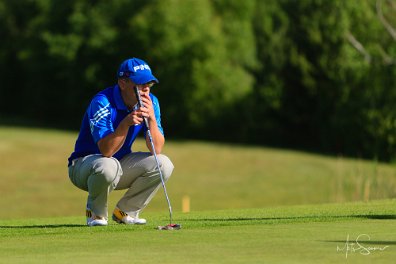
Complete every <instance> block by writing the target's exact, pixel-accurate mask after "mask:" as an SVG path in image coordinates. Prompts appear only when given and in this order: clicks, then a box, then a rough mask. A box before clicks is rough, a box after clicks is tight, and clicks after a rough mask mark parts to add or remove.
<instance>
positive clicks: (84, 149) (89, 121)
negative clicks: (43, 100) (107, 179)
mask: <svg viewBox="0 0 396 264" xmlns="http://www.w3.org/2000/svg"><path fill="white" fill-rule="evenodd" d="M150 98H151V101H152V102H153V108H154V114H155V118H156V120H157V124H158V129H159V130H160V132H161V133H162V134H164V131H163V129H162V126H161V113H160V106H159V102H158V99H157V97H155V96H154V95H153V94H151V93H150ZM130 112H131V111H129V110H128V108H127V107H126V105H125V104H124V101H123V100H122V97H121V91H120V87H119V86H118V85H115V86H112V87H109V88H106V89H105V90H103V91H101V92H99V93H98V94H96V95H95V96H94V98H93V99H92V101H91V104H90V105H89V107H88V109H87V111H86V112H85V114H84V118H83V121H82V124H81V129H80V133H79V135H78V138H77V141H76V144H75V147H74V152H73V153H72V154H71V155H70V157H69V159H68V161H69V163H68V166H70V164H71V162H72V160H74V159H76V158H79V157H84V156H87V155H90V154H100V151H99V147H98V145H97V143H98V141H99V140H100V139H102V138H104V137H106V136H107V135H109V134H111V133H113V132H114V131H115V129H116V128H117V127H118V125H119V124H120V122H121V121H122V120H123V119H124V118H125V117H126V116H127V115H128V114H129V113H130ZM146 130H147V129H146V127H145V126H144V125H143V123H142V124H140V125H135V126H131V127H129V131H128V135H127V137H126V139H125V142H124V144H123V145H122V147H121V149H120V150H119V151H118V152H116V153H115V154H114V155H113V157H115V158H116V159H118V160H120V159H122V158H123V157H124V156H125V155H126V154H129V153H131V152H132V143H133V142H134V141H135V139H136V137H137V136H138V134H139V133H141V132H142V133H144V135H145V134H146Z"/></svg>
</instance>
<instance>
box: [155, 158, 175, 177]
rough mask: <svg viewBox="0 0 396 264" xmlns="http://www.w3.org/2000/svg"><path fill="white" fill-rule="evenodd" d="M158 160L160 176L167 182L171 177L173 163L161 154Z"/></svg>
mask: <svg viewBox="0 0 396 264" xmlns="http://www.w3.org/2000/svg"><path fill="white" fill-rule="evenodd" d="M158 160H159V163H160V164H161V166H160V168H161V172H162V176H163V177H164V178H165V180H168V179H169V178H170V176H171V175H172V172H173V169H174V166H173V163H172V161H171V160H170V159H169V158H168V157H167V156H165V155H163V154H159V155H158Z"/></svg>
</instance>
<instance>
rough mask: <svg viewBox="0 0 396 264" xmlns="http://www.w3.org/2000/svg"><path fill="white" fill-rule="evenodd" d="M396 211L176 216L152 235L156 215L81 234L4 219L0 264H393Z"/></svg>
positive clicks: (159, 216)
mask: <svg viewBox="0 0 396 264" xmlns="http://www.w3.org/2000/svg"><path fill="white" fill-rule="evenodd" d="M395 206H396V200H382V201H375V202H370V203H347V204H327V205H315V206H308V205H305V206H292V207H268V208H262V209H239V210H222V211H202V212H194V213H188V214H182V213H177V214H176V215H175V219H176V221H177V222H178V223H180V224H182V229H181V230H178V231H159V230H156V229H155V227H156V226H157V225H163V224H166V223H167V215H166V214H163V213H158V212H152V213H146V214H144V216H145V217H147V219H148V220H149V222H148V224H147V225H146V226H126V225H118V224H115V223H113V222H111V223H110V225H109V226H107V227H86V226H85V225H84V220H85V219H84V218H82V217H58V218H41V219H19V220H2V221H0V256H1V259H0V262H1V263H86V262H89V263H393V262H394V259H395V258H396V231H395V230H396V229H395V225H396V214H395ZM348 235H349V243H348V246H349V248H350V249H349V250H348V251H347V250H346V243H347V237H348ZM359 236H360V237H359ZM357 238H359V240H358V242H359V243H360V246H357V244H356V239H357ZM352 243H355V245H352ZM337 247H338V248H339V250H338V251H337Z"/></svg>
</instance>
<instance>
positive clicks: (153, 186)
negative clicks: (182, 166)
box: [69, 152, 174, 219]
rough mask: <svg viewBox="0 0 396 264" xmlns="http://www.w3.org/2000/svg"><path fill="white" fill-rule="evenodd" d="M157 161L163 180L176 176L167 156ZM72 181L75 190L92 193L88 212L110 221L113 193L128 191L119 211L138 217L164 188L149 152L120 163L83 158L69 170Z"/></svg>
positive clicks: (97, 158) (108, 159)
mask: <svg viewBox="0 0 396 264" xmlns="http://www.w3.org/2000/svg"><path fill="white" fill-rule="evenodd" d="M157 157H158V160H159V163H160V169H161V172H162V176H163V177H164V180H165V181H167V180H168V179H169V177H170V176H171V174H172V172H173V168H174V167H173V164H172V162H171V161H170V159H169V158H168V157H167V156H165V155H163V154H159V155H157ZM69 178H70V180H71V182H72V183H73V184H74V185H75V186H77V187H78V188H80V189H82V190H84V191H87V192H88V199H87V208H90V209H91V210H92V211H93V212H94V213H95V215H97V216H100V217H105V218H106V219H107V217H108V208H107V201H108V196H109V193H110V192H111V191H113V190H125V189H126V190H127V191H126V193H125V194H124V196H123V197H122V198H121V199H120V200H119V201H118V203H117V207H118V208H119V209H120V210H121V211H124V212H126V213H127V214H129V215H130V216H131V217H135V216H137V215H138V214H139V212H140V211H141V210H142V209H144V208H145V207H146V206H147V204H148V203H149V202H150V201H151V199H152V198H153V197H154V195H155V193H156V192H157V191H158V189H159V187H160V186H161V178H160V175H159V172H158V169H157V163H156V162H155V158H154V156H153V155H151V153H149V152H133V153H131V154H128V155H126V156H125V157H123V158H122V159H121V160H120V161H118V160H117V159H115V158H106V157H103V156H102V155H98V154H95V155H88V156H85V157H81V158H78V159H75V160H73V162H72V165H70V166H69Z"/></svg>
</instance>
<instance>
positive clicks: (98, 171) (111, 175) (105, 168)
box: [92, 157, 122, 184]
mask: <svg viewBox="0 0 396 264" xmlns="http://www.w3.org/2000/svg"><path fill="white" fill-rule="evenodd" d="M92 169H93V173H94V174H95V175H96V176H97V177H100V178H102V179H103V180H104V181H106V182H107V183H109V184H110V183H112V182H114V181H118V178H119V177H120V175H121V174H122V169H121V165H120V163H119V162H118V160H116V159H115V158H106V157H103V158H100V159H98V160H96V162H95V164H94V166H93V168H92Z"/></svg>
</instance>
